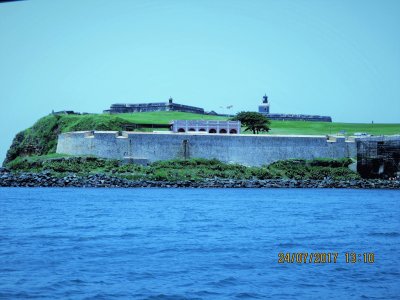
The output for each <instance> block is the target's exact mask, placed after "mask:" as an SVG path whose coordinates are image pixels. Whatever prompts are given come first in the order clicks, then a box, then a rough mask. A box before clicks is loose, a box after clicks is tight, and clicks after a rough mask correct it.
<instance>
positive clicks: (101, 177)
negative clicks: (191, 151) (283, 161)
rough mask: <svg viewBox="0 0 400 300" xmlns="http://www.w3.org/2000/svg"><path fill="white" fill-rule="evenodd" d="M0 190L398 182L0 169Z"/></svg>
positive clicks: (398, 185)
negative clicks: (180, 177)
mask: <svg viewBox="0 0 400 300" xmlns="http://www.w3.org/2000/svg"><path fill="white" fill-rule="evenodd" d="M0 187H106V188H111V187H121V188H143V187H158V188H352V189H400V181H399V180H380V179H374V180H364V179H362V180H343V181H334V180H330V179H327V180H294V179H266V180H259V179H254V180H239V179H220V178H216V179H205V180H203V181H192V180H187V181H151V180H137V181H135V180H128V179H123V178H118V177H113V176H108V175H105V174H94V175H89V176H85V177H81V176H78V175H76V174H69V175H67V176H64V177H55V176H52V175H51V173H50V172H41V173H18V174H15V173H11V172H9V171H8V170H7V169H5V168H0Z"/></svg>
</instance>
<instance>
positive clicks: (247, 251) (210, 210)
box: [0, 188, 400, 300]
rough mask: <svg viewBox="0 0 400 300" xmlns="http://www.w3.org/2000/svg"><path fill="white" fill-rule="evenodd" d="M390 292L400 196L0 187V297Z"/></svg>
mask: <svg viewBox="0 0 400 300" xmlns="http://www.w3.org/2000/svg"><path fill="white" fill-rule="evenodd" d="M281 252H282V253H284V254H285V255H286V253H289V256H290V257H291V255H292V253H338V256H337V261H336V263H333V262H331V263H314V262H311V263H310V262H309V261H307V262H306V263H304V262H302V263H296V262H293V263H292V262H289V263H287V262H285V263H278V255H279V253H281ZM353 252H354V253H356V255H357V262H355V263H351V262H349V263H347V262H346V259H345V258H346V255H345V253H353ZM364 253H368V254H367V256H368V258H369V259H370V260H371V261H369V262H364V261H363V260H364V257H363V255H364ZM371 253H372V254H373V255H370V254H371ZM358 254H360V255H358ZM310 255H311V254H310ZM372 258H373V259H372ZM359 259H360V260H361V262H359V261H358V260H359ZM372 260H373V262H372ZM289 261H290V259H289ZM399 298H400V191H390V190H340V189H84V188H80V189H74V188H64V189H61V188H43V189H42V188H1V189H0V299H149V300H150V299H154V300H155V299H177V300H180V299H399Z"/></svg>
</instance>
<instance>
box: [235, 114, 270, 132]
mask: <svg viewBox="0 0 400 300" xmlns="http://www.w3.org/2000/svg"><path fill="white" fill-rule="evenodd" d="M231 120H232V121H240V122H241V123H242V125H243V126H245V127H246V129H245V130H244V131H248V130H251V131H253V134H258V133H260V132H263V131H264V132H268V131H269V130H270V128H269V125H270V124H271V122H270V121H269V120H268V119H267V118H266V117H265V116H264V115H263V114H260V113H258V112H251V111H241V112H239V113H237V114H236V116H234V117H233V118H232V119H231Z"/></svg>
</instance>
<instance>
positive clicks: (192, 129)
mask: <svg viewBox="0 0 400 300" xmlns="http://www.w3.org/2000/svg"><path fill="white" fill-rule="evenodd" d="M188 131H196V129H194V128H189V130H188Z"/></svg>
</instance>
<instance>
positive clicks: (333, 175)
mask: <svg viewBox="0 0 400 300" xmlns="http://www.w3.org/2000/svg"><path fill="white" fill-rule="evenodd" d="M351 163H352V160H351V159H340V160H332V159H317V160H310V161H307V160H286V161H278V162H275V163H273V164H271V165H269V166H262V167H246V166H242V165H238V164H225V163H223V162H220V161H218V160H215V159H211V160H207V159H189V160H169V161H160V162H155V163H152V164H150V165H148V166H141V165H135V164H125V165H124V164H121V163H120V162H119V161H118V160H107V159H100V158H95V157H59V156H57V155H50V156H32V157H20V158H17V159H16V160H14V161H12V162H10V163H9V164H8V165H7V166H8V167H9V168H10V169H11V170H12V171H14V172H43V171H49V172H51V173H52V174H54V175H56V176H64V175H65V174H68V173H76V174H78V175H82V176H86V175H90V174H98V173H103V174H108V175H112V176H116V177H121V178H127V179H131V180H157V181H163V180H168V181H178V180H196V181H198V180H203V179H207V178H210V179H215V178H223V179H243V180H248V179H280V178H288V179H298V180H299V179H317V180H322V179H326V178H330V179H334V180H347V179H358V178H359V176H358V174H357V173H355V172H353V171H351V170H350V169H349V168H348V166H349V165H350V164H351Z"/></svg>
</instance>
